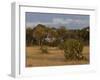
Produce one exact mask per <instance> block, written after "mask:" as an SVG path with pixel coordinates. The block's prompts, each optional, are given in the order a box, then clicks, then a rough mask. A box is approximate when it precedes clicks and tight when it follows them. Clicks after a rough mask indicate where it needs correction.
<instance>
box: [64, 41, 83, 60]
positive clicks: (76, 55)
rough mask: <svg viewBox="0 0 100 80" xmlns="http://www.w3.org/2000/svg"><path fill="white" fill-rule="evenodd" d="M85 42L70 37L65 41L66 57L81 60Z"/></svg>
mask: <svg viewBox="0 0 100 80" xmlns="http://www.w3.org/2000/svg"><path fill="white" fill-rule="evenodd" d="M82 50H83V44H82V43H81V42H80V41H79V40H75V39H68V40H66V41H65V42H64V56H65V58H66V59H70V60H79V59H82V58H83V55H82Z"/></svg>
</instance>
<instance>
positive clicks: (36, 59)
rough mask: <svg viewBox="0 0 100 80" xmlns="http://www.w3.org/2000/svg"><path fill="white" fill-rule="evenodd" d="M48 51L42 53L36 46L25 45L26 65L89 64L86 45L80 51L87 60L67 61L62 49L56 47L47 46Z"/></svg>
mask: <svg viewBox="0 0 100 80" xmlns="http://www.w3.org/2000/svg"><path fill="white" fill-rule="evenodd" d="M48 52H49V53H48V54H43V53H42V52H41V50H40V48H39V47H38V46H35V47H26V67H34V66H35V67H36V66H58V65H75V64H89V47H88V46H86V47H84V49H83V52H82V53H83V55H84V56H85V57H87V59H88V60H80V61H67V60H66V59H65V57H64V52H63V50H59V49H58V48H56V47H55V48H52V47H49V48H48Z"/></svg>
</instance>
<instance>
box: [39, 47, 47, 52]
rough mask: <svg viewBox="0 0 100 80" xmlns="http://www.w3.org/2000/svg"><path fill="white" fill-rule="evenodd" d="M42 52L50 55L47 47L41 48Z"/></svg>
mask: <svg viewBox="0 0 100 80" xmlns="http://www.w3.org/2000/svg"><path fill="white" fill-rule="evenodd" d="M40 50H41V51H42V53H48V48H47V46H41V48H40Z"/></svg>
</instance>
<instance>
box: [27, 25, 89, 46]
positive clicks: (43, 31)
mask: <svg viewBox="0 0 100 80" xmlns="http://www.w3.org/2000/svg"><path fill="white" fill-rule="evenodd" d="M89 32H90V31H89V26H88V27H85V28H83V29H66V27H64V26H61V27H59V28H55V27H47V26H46V25H43V24H38V25H37V26H35V27H34V28H26V45H27V46H34V45H39V46H42V45H48V46H52V47H56V46H59V44H60V43H62V42H64V41H66V40H67V39H76V40H80V41H82V42H83V43H84V45H89Z"/></svg>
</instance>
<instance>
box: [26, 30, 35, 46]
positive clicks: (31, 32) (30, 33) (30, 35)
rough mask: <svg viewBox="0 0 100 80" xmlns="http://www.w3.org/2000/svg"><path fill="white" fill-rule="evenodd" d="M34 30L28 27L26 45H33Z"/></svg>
mask: <svg viewBox="0 0 100 80" xmlns="http://www.w3.org/2000/svg"><path fill="white" fill-rule="evenodd" d="M32 34H33V30H32V29H31V28H27V29H26V45H27V46H28V45H31V44H32V40H33V35H32Z"/></svg>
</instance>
